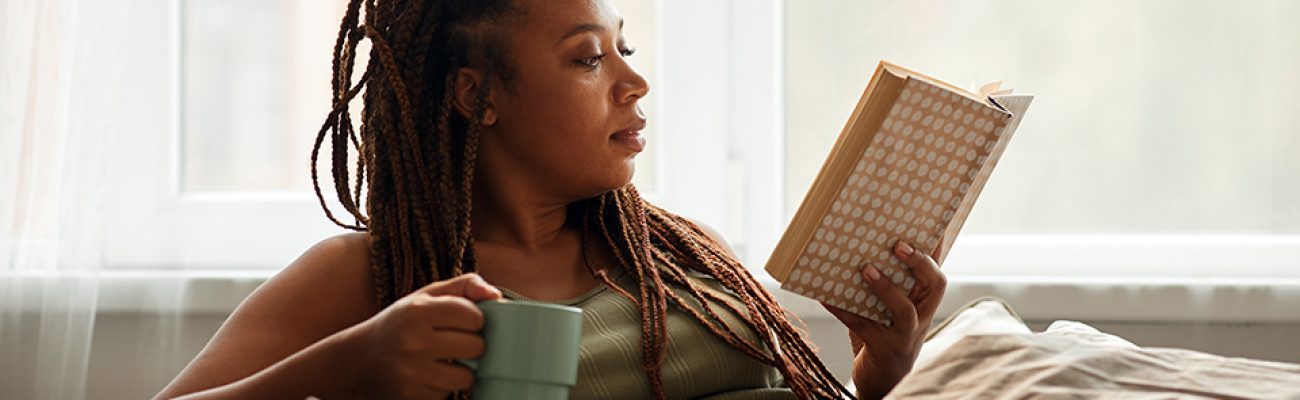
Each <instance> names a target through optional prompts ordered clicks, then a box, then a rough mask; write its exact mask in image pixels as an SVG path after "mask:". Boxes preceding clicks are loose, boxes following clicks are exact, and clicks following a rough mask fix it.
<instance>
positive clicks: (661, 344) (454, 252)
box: [311, 0, 848, 399]
mask: <svg viewBox="0 0 1300 400" xmlns="http://www.w3.org/2000/svg"><path fill="white" fill-rule="evenodd" d="M362 5H363V2H362V0H349V4H348V7H347V10H346V12H345V14H344V16H343V20H342V23H341V26H340V28H339V34H338V39H337V40H336V42H335V45H334V61H333V77H332V82H331V83H332V87H333V91H332V100H333V102H332V104H333V108H332V110H331V111H330V112H329V114H328V115H327V117H326V119H325V122H324V124H323V125H322V126H321V129H320V130H319V131H318V133H317V135H316V140H315V143H314V145H313V148H312V152H311V178H312V184H313V187H314V189H315V192H316V197H317V199H318V200H319V201H320V205H321V208H322V209H324V211H325V214H326V216H327V217H328V218H329V219H330V220H331V221H333V222H334V223H335V224H337V225H339V226H341V227H344V228H347V229H352V230H357V231H366V232H368V233H369V235H368V236H369V238H370V266H371V268H372V275H373V277H374V282H373V283H374V288H375V292H374V295H375V297H376V300H377V302H378V304H379V305H380V306H381V307H386V306H387V305H389V304H391V303H392V302H394V301H395V300H396V299H397V298H400V297H401V296H404V295H405V294H408V293H411V292H413V291H415V290H416V289H418V288H420V287H422V286H424V285H427V284H429V283H432V282H435V281H439V280H444V279H449V278H452V277H455V276H457V275H461V274H464V273H468V272H473V271H475V270H476V263H475V258H474V251H473V237H472V221H471V218H470V216H471V211H472V210H471V206H472V204H473V203H472V201H471V200H472V193H473V191H472V184H473V177H474V167H475V164H476V162H475V160H476V157H477V155H478V154H477V153H478V144H479V136H480V130H481V126H482V124H481V121H482V118H483V114H484V110H485V108H486V104H485V101H486V100H485V98H486V97H487V96H486V94H487V90H488V87H489V84H493V85H503V86H502V87H503V88H504V89H505V90H510V82H511V80H512V78H513V75H514V72H515V68H517V67H516V66H515V65H514V64H513V63H512V60H511V58H510V57H509V56H508V54H509V52H508V51H507V49H508V46H507V45H506V38H507V32H506V31H504V28H502V27H506V26H510V24H509V22H511V21H513V20H514V19H517V18H520V17H521V16H522V15H523V14H524V11H523V10H522V9H520V8H519V7H518V6H516V5H515V4H513V2H512V1H510V0H441V1H438V0H404V1H403V0H392V1H380V0H366V1H365V2H364V23H362V21H361V19H362V14H363V13H362V11H363V10H362ZM362 39H368V40H369V41H370V43H371V51H370V54H369V62H368V64H367V65H366V66H365V71H364V72H363V73H362V75H361V77H360V78H358V79H357V80H356V83H355V84H353V79H352V75H353V67H354V64H355V62H356V56H357V54H356V51H357V48H358V47H357V46H358V44H359V43H360V42H361V40H362ZM462 67H473V68H479V69H482V70H485V71H486V79H485V83H484V84H482V85H480V87H479V90H480V92H479V96H478V97H477V98H478V102H477V103H476V104H475V105H474V107H473V108H474V110H473V112H472V114H471V115H470V116H469V117H468V118H466V117H463V116H462V115H461V114H460V113H458V112H453V110H452V106H453V105H452V104H453V97H454V95H453V88H454V82H455V77H456V73H457V71H458V70H459V69H460V68H462ZM363 88H364V95H363V101H364V107H363V110H362V112H361V120H362V121H361V125H360V127H359V129H356V130H354V129H353V123H352V120H351V117H350V114H349V104H350V103H351V101H352V100H353V99H354V98H355V97H356V96H358V95H361V93H362V91H363ZM326 137H328V138H329V148H330V154H329V157H330V160H331V161H332V163H331V167H330V174H331V178H332V180H333V182H334V192H335V195H336V197H337V200H338V202H339V203H340V204H341V205H342V208H343V209H344V210H346V211H347V212H348V213H349V214H351V218H350V219H352V220H353V221H352V222H346V221H344V220H343V219H340V217H339V216H337V215H335V214H334V213H333V212H332V211H331V210H330V208H329V207H328V206H327V204H326V199H325V196H324V194H323V192H322V190H321V185H320V180H319V177H318V172H317V160H318V158H319V154H320V152H321V150H322V148H323V147H324V142H325V138H326ZM353 149H355V150H356V153H357V154H358V157H357V159H356V161H355V165H354V168H353V170H355V176H351V175H350V171H349V166H350V159H349V157H350V156H349V154H350V150H353ZM363 187H364V189H365V190H364V195H365V196H364V199H363V196H362V195H363V190H362V189H363ZM363 200H364V206H363V204H362V202H363ZM363 208H364V210H365V212H363V211H362V209H363ZM569 209H570V211H571V212H574V213H576V215H577V216H578V217H579V218H580V219H581V221H582V222H581V224H582V228H583V230H584V231H588V230H591V231H598V232H599V233H600V235H598V238H600V239H603V240H604V241H605V242H606V243H607V244H608V245H609V246H610V247H611V248H613V249H614V254H615V255H616V256H617V259H618V265H617V266H615V267H616V268H620V269H622V271H623V272H625V273H626V274H627V275H629V276H630V277H631V278H632V279H634V280H635V281H636V283H637V289H636V290H634V291H635V293H633V292H631V291H628V290H625V289H623V288H622V287H620V286H619V285H618V284H616V283H615V282H614V281H613V280H612V279H611V278H610V276H609V275H608V273H607V272H606V271H605V270H603V269H601V270H597V269H594V268H591V266H590V265H588V268H589V269H591V271H590V272H591V273H592V275H593V276H595V277H596V278H597V279H599V280H600V281H601V282H603V283H604V284H605V285H606V286H608V287H610V288H611V289H613V290H615V291H616V292H617V293H618V294H620V295H622V296H623V297H626V298H627V299H629V300H630V301H632V302H633V303H635V304H637V305H638V307H639V309H640V311H641V319H642V339H643V341H642V350H643V360H642V361H643V363H642V366H643V368H644V370H645V373H646V375H647V378H648V379H649V382H650V384H651V387H652V388H653V390H654V394H655V396H656V397H657V398H661V399H662V398H663V397H664V381H663V375H662V369H663V368H662V367H663V363H664V359H665V353H666V350H667V341H668V337H667V329H666V322H665V321H666V318H665V316H666V313H667V311H668V306H669V305H670V304H671V305H672V306H673V307H674V308H676V309H678V310H680V311H682V312H685V313H686V314H688V315H690V316H691V317H693V319H694V320H696V321H697V322H699V323H700V324H702V325H704V326H705V327H707V328H708V329H709V330H710V331H712V332H713V334H715V335H717V336H718V337H719V338H721V339H722V340H723V341H725V342H726V343H727V344H728V345H730V346H731V347H733V348H735V349H737V350H739V351H741V352H743V353H744V354H746V355H748V356H750V357H753V358H754V359H756V360H759V361H761V362H763V363H766V364H768V365H771V366H773V367H775V368H777V369H778V370H779V371H780V372H781V374H782V375H783V376H784V378H785V382H786V384H787V385H789V386H790V388H791V389H792V390H793V391H794V392H795V394H796V395H798V396H799V397H800V398H814V397H816V398H833V397H841V395H842V394H848V391H847V390H846V389H845V388H844V387H843V386H842V385H840V384H839V383H838V382H837V381H836V380H835V379H834V377H833V376H832V375H831V373H830V372H829V371H828V370H827V369H826V367H825V365H823V364H822V363H821V361H820V360H819V359H818V358H817V357H816V350H815V348H814V347H813V346H812V345H811V341H810V340H808V338H807V336H806V333H805V332H804V330H801V329H797V328H795V326H794V325H793V324H792V323H791V320H792V319H793V320H798V319H797V318H796V317H794V316H793V315H792V314H790V313H789V312H787V311H786V310H784V309H783V308H781V307H780V305H778V304H777V302H776V299H775V298H773V297H772V295H771V294H770V293H768V292H767V291H766V290H764V289H763V288H762V287H761V286H760V284H759V283H758V282H757V281H756V280H755V279H754V277H753V275H751V274H750V273H749V272H748V271H747V270H746V269H745V268H744V267H743V266H742V265H741V264H740V262H739V261H738V260H736V259H735V258H734V257H732V256H731V255H730V254H729V253H727V252H726V251H725V250H723V248H722V245H720V244H719V243H717V242H715V241H713V240H712V239H710V237H709V236H708V235H707V234H706V233H705V232H704V231H703V230H702V229H701V228H700V227H699V226H697V225H696V224H694V223H692V222H691V221H689V220H687V219H685V218H683V217H681V216H678V215H676V214H673V213H671V212H668V211H666V210H664V209H662V208H659V207H657V206H655V205H653V204H650V203H649V202H647V201H646V200H645V199H643V198H642V197H641V196H640V194H639V193H638V192H637V190H636V187H635V186H634V185H632V184H628V185H626V186H624V187H622V188H619V189H615V190H611V191H608V192H605V193H603V194H600V195H598V196H596V197H593V198H589V199H585V200H580V201H577V202H574V203H572V204H570V206H569ZM583 237H584V240H585V237H586V235H585V234H584V235H583ZM688 270H691V271H696V272H699V273H703V274H707V275H709V276H711V277H713V278H715V279H716V280H717V281H718V282H719V283H720V284H721V285H722V286H723V287H725V288H726V289H728V290H729V291H731V292H732V293H734V295H735V296H736V297H737V298H738V299H739V300H740V302H741V303H742V304H744V309H743V310H742V309H740V308H739V307H737V306H734V305H732V303H729V302H726V301H723V299H721V298H720V297H719V295H717V294H715V293H714V292H711V291H708V290H702V289H701V288H700V287H699V286H698V285H697V284H695V283H693V282H692V281H691V280H689V279H687V271H688ZM669 285H674V286H676V287H681V288H685V289H686V293H687V294H688V295H689V297H690V298H683V297H682V296H680V295H678V293H677V292H675V291H673V290H669V289H668V287H669ZM710 302H712V303H713V304H721V305H722V306H723V307H726V308H728V309H729V310H730V311H731V312H733V313H735V314H736V315H739V316H741V317H742V319H744V320H745V322H746V323H747V324H748V325H749V326H750V327H751V328H752V329H753V330H754V331H755V332H757V333H758V337H759V339H760V341H761V343H753V342H751V341H748V340H745V339H744V338H742V337H741V336H740V335H738V334H737V333H736V332H735V331H734V330H733V329H732V328H731V327H729V326H727V325H726V324H724V323H722V322H721V321H722V319H721V318H720V317H719V315H718V313H717V311H716V310H715V309H714V308H713V306H710ZM692 304H700V305H702V307H694V306H692ZM766 349H774V350H773V351H768V350H766ZM464 396H465V394H464V393H461V394H459V397H464Z"/></svg>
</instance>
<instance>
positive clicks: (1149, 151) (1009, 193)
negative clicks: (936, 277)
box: [785, 0, 1300, 234]
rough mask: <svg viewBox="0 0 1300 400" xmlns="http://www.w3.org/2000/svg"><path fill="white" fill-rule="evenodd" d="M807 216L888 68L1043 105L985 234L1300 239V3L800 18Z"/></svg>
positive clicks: (1023, 135) (793, 18)
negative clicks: (885, 63) (826, 165)
mask: <svg viewBox="0 0 1300 400" xmlns="http://www.w3.org/2000/svg"><path fill="white" fill-rule="evenodd" d="M785 10H786V51H785V53H786V57H787V59H786V77H787V82H786V107H787V108H786V110H787V111H786V112H787V115H786V117H787V118H786V120H787V126H786V127H787V141H786V142H787V144H788V153H787V165H788V171H787V173H788V178H789V179H788V180H787V182H788V183H787V190H788V192H787V204H788V205H789V212H790V213H793V211H794V208H795V207H797V206H798V204H799V201H800V199H801V198H802V196H803V194H804V193H805V191H806V190H807V188H808V186H809V185H810V184H811V182H812V179H813V177H814V176H815V174H816V172H817V169H818V168H820V166H821V161H822V159H823V158H824V157H825V156H826V154H827V152H828V151H829V149H830V146H831V144H832V143H833V141H834V138H835V135H837V134H839V132H840V129H841V128H842V126H843V124H844V121H845V119H846V118H847V117H848V114H849V113H850V112H851V111H852V110H851V107H852V106H853V105H854V104H855V102H856V101H857V99H858V97H859V96H860V95H861V92H862V89H863V87H865V86H866V83H867V80H868V79H869V78H870V74H871V72H872V70H873V69H874V67H875V64H876V62H877V61H878V60H880V59H886V60H890V61H894V62H897V63H899V64H902V65H904V66H908V67H912V68H916V69H919V70H920V71H923V72H926V73H929V74H932V75H934V76H937V77H939V78H941V79H944V80H947V81H949V82H952V83H954V84H958V85H962V86H972V85H974V84H977V83H984V82H985V81H995V80H1003V79H1005V80H1007V83H1008V84H1009V85H1010V86H1013V87H1016V88H1018V89H1020V90H1019V91H1021V92H1027V93H1034V94H1036V95H1037V96H1038V97H1037V99H1036V100H1035V102H1034V105H1033V107H1031V109H1030V111H1029V113H1028V115H1027V116H1026V119H1025V121H1024V123H1023V124H1022V125H1021V126H1020V129H1019V130H1018V133H1016V137H1015V139H1014V140H1013V141H1012V144H1011V145H1010V147H1009V148H1008V150H1007V152H1006V154H1005V155H1004V157H1003V160H1002V162H1001V163H999V167H998V170H997V171H996V172H995V173H994V174H993V177H992V178H991V180H990V182H989V184H988V186H987V187H986V188H985V191H984V193H983V195H982V196H981V198H980V200H979V202H978V203H977V204H978V205H977V206H976V209H975V210H974V211H973V212H972V215H971V217H970V218H971V219H970V221H969V223H968V225H967V232H978V233H1031V234H1032V233H1082V232H1098V233H1099V232H1121V233H1172V232H1177V233H1210V232H1213V233H1270V234H1282V233H1290V234H1294V233H1300V135H1297V134H1296V132H1297V130H1298V129H1300V113H1297V111H1300V108H1297V104H1300V74H1296V73H1295V71H1300V40H1297V39H1296V38H1300V25H1297V24H1294V23H1293V22H1292V21H1294V20H1295V19H1296V18H1297V17H1300V3H1295V2H1288V1H1257V2H1227V1H1209V0H1198V1H1181V0H1180V1H1172V0H1168V1H1122V0H1107V1H1094V2H1069V1H1042V0H1019V1H940V0H923V1H915V0H908V1H902V0H897V1H894V0H891V1H882V0H874V1H861V0H836V1H830V0H820V1H808V2H804V1H800V2H787V3H786V8H785Z"/></svg>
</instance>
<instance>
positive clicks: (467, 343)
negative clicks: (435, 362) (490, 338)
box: [428, 330, 487, 360]
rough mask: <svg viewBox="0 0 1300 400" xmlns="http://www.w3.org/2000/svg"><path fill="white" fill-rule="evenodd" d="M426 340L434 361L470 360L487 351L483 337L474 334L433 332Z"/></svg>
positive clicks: (448, 331) (444, 331) (445, 331)
mask: <svg viewBox="0 0 1300 400" xmlns="http://www.w3.org/2000/svg"><path fill="white" fill-rule="evenodd" d="M428 338H429V343H432V345H433V348H432V349H431V350H430V355H432V356H434V357H433V358H436V359H442V360H449V359H457V360H470V359H475V358H479V357H482V356H483V351H484V350H486V349H487V347H486V346H487V342H486V341H484V340H483V337H482V336H479V335H478V334H474V333H467V332H460V331H450V330H440V331H434V332H433V334H431V335H429V337H428Z"/></svg>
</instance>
